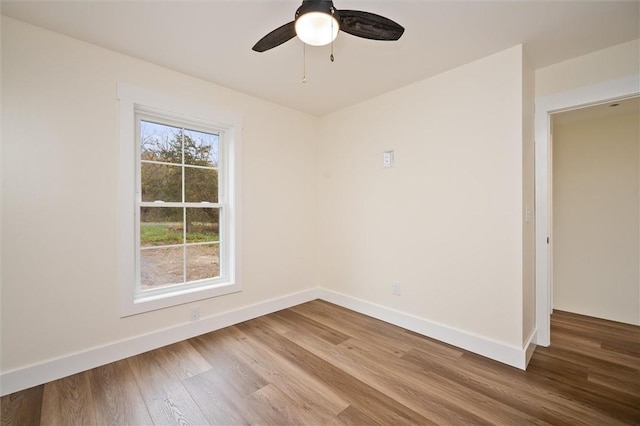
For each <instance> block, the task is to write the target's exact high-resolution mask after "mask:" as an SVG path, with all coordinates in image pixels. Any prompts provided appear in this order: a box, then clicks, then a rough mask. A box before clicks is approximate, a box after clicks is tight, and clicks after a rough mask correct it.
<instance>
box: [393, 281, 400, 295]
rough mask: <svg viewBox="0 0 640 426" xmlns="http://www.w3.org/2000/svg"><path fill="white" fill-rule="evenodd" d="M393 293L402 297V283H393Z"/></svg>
mask: <svg viewBox="0 0 640 426" xmlns="http://www.w3.org/2000/svg"><path fill="white" fill-rule="evenodd" d="M391 293H392V294H393V295H395V296H400V283H399V282H398V281H394V282H392V283H391Z"/></svg>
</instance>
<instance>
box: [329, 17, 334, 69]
mask: <svg viewBox="0 0 640 426" xmlns="http://www.w3.org/2000/svg"><path fill="white" fill-rule="evenodd" d="M331 11H332V12H333V8H332V9H331ZM331 36H332V37H331V56H329V58H330V59H331V62H333V61H334V60H335V58H334V57H333V19H332V20H331Z"/></svg>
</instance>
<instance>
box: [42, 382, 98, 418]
mask: <svg viewBox="0 0 640 426" xmlns="http://www.w3.org/2000/svg"><path fill="white" fill-rule="evenodd" d="M40 422H41V423H42V424H46V425H80V426H90V425H95V424H97V423H96V416H95V411H94V407H93V396H92V393H91V385H90V380H89V373H88V372H86V371H85V372H82V373H78V374H74V375H72V376H69V377H65V378H63V379H60V380H56V381H53V382H50V383H47V384H46V385H44V394H43V397H42V417H41V419H40Z"/></svg>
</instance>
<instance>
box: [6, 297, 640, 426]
mask: <svg viewBox="0 0 640 426" xmlns="http://www.w3.org/2000/svg"><path fill="white" fill-rule="evenodd" d="M551 324H552V325H551V326H552V345H551V346H550V347H548V348H543V347H539V348H537V349H536V352H535V354H534V356H533V358H532V360H531V363H530V365H529V369H528V370H527V371H526V372H524V371H520V370H517V369H515V368H512V367H508V366H505V365H502V364H500V363H497V362H494V361H491V360H489V359H486V358H483V357H481V356H478V355H475V354H472V353H469V352H466V351H464V350H461V349H458V348H455V347H453V346H449V345H446V344H443V343H440V342H437V341H435V340H431V339H428V338H425V337H422V336H420V335H417V334H415V333H412V332H409V331H407V330H404V329H401V328H398V327H395V326H392V325H389V324H387V323H384V322H382V321H378V320H375V319H372V318H369V317H366V316H363V315H360V314H357V313H354V312H352V311H349V310H347V309H343V308H340V307H338V306H335V305H332V304H330V303H327V302H323V301H319V300H316V301H313V302H309V303H305V304H303V305H299V306H296V307H294V308H290V309H286V310H284V311H280V312H276V313H273V314H270V315H267V316H264V317H261V318H257V319H255V320H252V321H248V322H245V323H242V324H238V325H236V326H232V327H228V328H225V329H223V330H219V331H216V332H213V333H209V334H205V335H202V336H199V337H196V338H193V339H190V340H187V341H183V342H180V343H177V344H174V345H171V346H167V347H164V348H161V349H157V350H154V351H151V352H147V353H144V354H141V355H138V356H135V357H132V358H129V359H126V360H123V361H119V362H115V363H112V364H109V365H105V366H103V367H99V368H95V369H93V370H90V371H86V372H83V373H79V374H76V375H73V376H70V377H66V378H64V379H61V380H56V381H54V382H51V383H47V384H45V385H42V386H37V387H34V388H31V389H27V390H25V391H22V392H17V393H14V394H11V395H7V396H5V397H3V398H2V425H38V424H46V425H71V424H78V425H93V424H97V425H106V424H114V425H124V424H132V425H144V424H157V425H165V424H194V425H199V424H223V425H241V424H274V425H285V424H299V425H318V424H329V425H376V424H381V425H401V424H420V425H423V424H424V425H428V424H441V425H458V424H459V425H470V424H474V425H475V424H504V425H521V424H563V425H567V424H571V425H574V424H588V425H615V424H636V425H638V424H640V327H635V326H631V325H626V324H620V323H615V322H611V321H605V320H599V319H594V318H589V317H584V316H581V315H575V314H570V313H565V312H556V313H554V315H553V316H552V320H551Z"/></svg>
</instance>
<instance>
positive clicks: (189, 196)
mask: <svg viewBox="0 0 640 426" xmlns="http://www.w3.org/2000/svg"><path fill="white" fill-rule="evenodd" d="M184 193H185V194H184V197H185V201H186V202H187V203H200V202H202V201H208V202H210V203H217V202H218V171H217V170H212V169H200V168H195V167H187V166H185V168H184Z"/></svg>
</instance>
